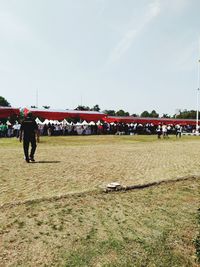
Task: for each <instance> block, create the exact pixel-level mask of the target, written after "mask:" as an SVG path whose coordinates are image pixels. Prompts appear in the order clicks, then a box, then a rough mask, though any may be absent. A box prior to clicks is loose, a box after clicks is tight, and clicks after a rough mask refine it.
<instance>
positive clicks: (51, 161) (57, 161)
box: [31, 160, 61, 164]
mask: <svg viewBox="0 0 200 267" xmlns="http://www.w3.org/2000/svg"><path fill="white" fill-rule="evenodd" d="M60 162H61V161H59V160H39V161H34V162H31V163H34V164H35V163H47V164H48V163H60Z"/></svg>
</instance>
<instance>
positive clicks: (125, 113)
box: [116, 109, 129, 117]
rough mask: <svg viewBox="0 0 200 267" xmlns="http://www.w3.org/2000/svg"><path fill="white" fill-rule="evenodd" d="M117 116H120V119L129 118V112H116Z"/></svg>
mask: <svg viewBox="0 0 200 267" xmlns="http://www.w3.org/2000/svg"><path fill="white" fill-rule="evenodd" d="M116 116H120V117H125V116H129V112H125V111H124V110H123V109H120V110H118V111H117V112H116Z"/></svg>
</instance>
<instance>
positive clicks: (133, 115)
mask: <svg viewBox="0 0 200 267" xmlns="http://www.w3.org/2000/svg"><path fill="white" fill-rule="evenodd" d="M131 116H132V117H139V115H138V114H136V113H133V114H132V115H131Z"/></svg>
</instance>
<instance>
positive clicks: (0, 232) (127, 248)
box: [0, 136, 200, 267]
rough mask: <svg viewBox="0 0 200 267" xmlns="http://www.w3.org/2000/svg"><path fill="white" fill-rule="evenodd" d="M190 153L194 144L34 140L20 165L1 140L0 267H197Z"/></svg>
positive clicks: (11, 144)
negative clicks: (113, 187) (120, 188)
mask: <svg viewBox="0 0 200 267" xmlns="http://www.w3.org/2000/svg"><path fill="white" fill-rule="evenodd" d="M199 152H200V138H199V137H183V138H181V139H178V140H176V139H175V137H170V138H169V139H167V140H157V138H156V137H155V136H74V137H70V136H69V137H50V138H49V137H42V138H41V142H40V144H39V145H38V148H37V153H36V163H34V164H32V163H31V164H27V163H25V162H24V160H23V153H22V144H20V143H19V142H18V141H17V140H16V139H0V155H1V160H0V170H1V171H0V214H1V216H0V266H69V267H71V266H94V267H96V266H97V267H98V266H127V267H128V266H156V267H157V266H188V267H189V266H198V264H197V262H196V258H195V247H194V242H193V240H194V239H195V237H196V235H197V220H196V214H197V209H198V207H199V185H200V179H198V178H199V177H200V161H199V155H200V153H199ZM181 177H183V178H190V179H188V180H183V181H179V182H174V183H172V182H171V183H168V184H162V185H160V186H156V187H151V188H146V189H143V190H134V191H127V192H115V193H109V194H106V193H104V192H103V191H102V188H104V187H105V186H106V185H107V184H108V183H110V182H119V183H121V184H122V185H124V186H128V185H137V184H145V183H149V182H154V181H161V180H166V181H167V180H169V179H170V180H171V179H172V180H173V179H174V180H175V179H177V178H181Z"/></svg>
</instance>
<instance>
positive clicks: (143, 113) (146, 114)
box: [140, 110, 149, 118]
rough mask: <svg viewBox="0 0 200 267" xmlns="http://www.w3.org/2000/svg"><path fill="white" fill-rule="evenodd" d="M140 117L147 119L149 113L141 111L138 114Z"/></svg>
mask: <svg viewBox="0 0 200 267" xmlns="http://www.w3.org/2000/svg"><path fill="white" fill-rule="evenodd" d="M140 117H144V118H146V117H149V112H148V111H147V110H145V111H143V112H142V113H141V114H140Z"/></svg>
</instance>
